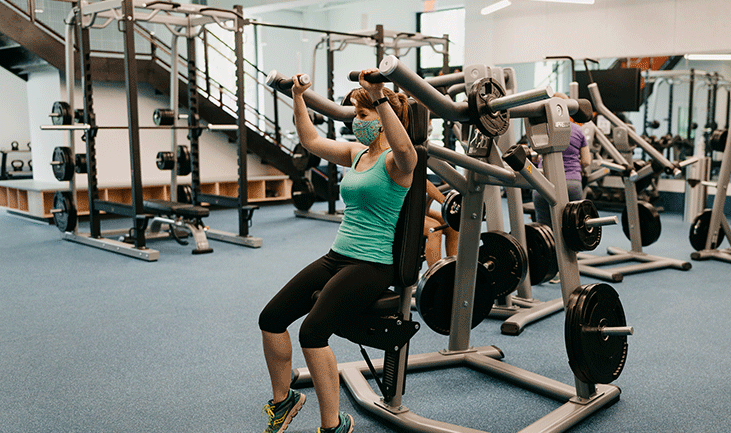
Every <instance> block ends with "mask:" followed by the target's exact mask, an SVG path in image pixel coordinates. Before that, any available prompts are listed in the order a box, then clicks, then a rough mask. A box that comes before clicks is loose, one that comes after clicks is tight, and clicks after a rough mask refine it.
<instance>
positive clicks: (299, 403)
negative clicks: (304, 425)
mask: <svg viewBox="0 0 731 433" xmlns="http://www.w3.org/2000/svg"><path fill="white" fill-rule="evenodd" d="M305 400H307V397H305V395H304V394H300V399H299V400H297V403H296V404H295V405H294V406H292V410H291V411H289V415H287V418H285V419H284V422H283V423H282V426H281V427H279V430H277V431H276V433H280V432H283V431H285V430H287V427H289V423H291V422H292V419H294V417H295V416H297V414H298V413H299V411H300V409H302V406H304V405H305Z"/></svg>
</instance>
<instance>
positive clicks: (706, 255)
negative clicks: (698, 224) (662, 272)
mask: <svg viewBox="0 0 731 433" xmlns="http://www.w3.org/2000/svg"><path fill="white" fill-rule="evenodd" d="M728 126H729V125H728V116H727V121H726V146H725V148H724V149H723V159H722V161H721V168H720V171H719V173H718V180H717V182H716V183H715V184H713V183H710V182H701V184H703V186H715V187H716V195H715V197H714V199H713V208H712V210H711V218H710V221H709V223H708V234H707V235H706V242H705V248H704V249H702V250H700V251H696V252H693V253H691V254H690V257H691V258H692V259H693V260H707V259H716V260H720V261H724V262H729V263H731V248H726V249H723V250H719V249H718V244H720V243H721V240H722V239H723V235H724V234H725V235H726V239H731V227H730V226H729V223H728V219H727V218H726V215H724V213H723V208H724V205H725V204H726V194H727V192H728V182H729V180H730V178H731V134H729V133H728Z"/></svg>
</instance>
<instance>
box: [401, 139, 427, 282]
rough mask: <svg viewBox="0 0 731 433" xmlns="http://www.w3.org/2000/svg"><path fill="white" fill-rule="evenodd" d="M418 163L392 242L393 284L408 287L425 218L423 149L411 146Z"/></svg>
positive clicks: (418, 255) (417, 264) (416, 263)
mask: <svg viewBox="0 0 731 433" xmlns="http://www.w3.org/2000/svg"><path fill="white" fill-rule="evenodd" d="M415 148H416V154H417V156H418V158H419V159H418V162H417V164H416V168H415V169H414V178H413V181H412V182H411V189H410V190H409V192H408V194H406V198H405V199H404V204H403V207H402V208H401V214H399V219H398V222H397V223H396V232H395V235H394V239H393V264H394V267H395V283H394V285H396V286H399V287H408V286H411V285H413V284H414V283H416V280H418V279H419V270H420V269H421V253H422V247H423V243H424V216H425V215H426V158H427V154H426V149H425V148H424V146H415Z"/></svg>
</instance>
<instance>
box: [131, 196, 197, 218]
mask: <svg viewBox="0 0 731 433" xmlns="http://www.w3.org/2000/svg"><path fill="white" fill-rule="evenodd" d="M142 205H143V207H144V210H145V212H147V213H151V214H155V215H177V216H180V217H183V218H191V219H199V218H205V217H207V216H208V215H209V212H208V208H205V207H202V206H195V205H192V204H188V203H178V202H175V201H169V200H158V199H155V200H145V201H144V202H142Z"/></svg>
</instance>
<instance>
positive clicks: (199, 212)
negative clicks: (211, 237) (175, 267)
mask: <svg viewBox="0 0 731 433" xmlns="http://www.w3.org/2000/svg"><path fill="white" fill-rule="evenodd" d="M142 205H143V209H144V211H145V212H146V213H148V214H152V215H153V218H152V226H151V227H150V231H151V232H152V233H159V232H160V229H161V226H162V224H168V226H169V232H170V235H171V236H172V237H173V239H175V240H176V241H177V242H178V243H179V244H181V245H187V244H188V242H187V241H184V240H182V239H181V238H180V236H179V235H178V233H177V229H183V230H185V231H187V232H189V233H190V234H191V235H193V239H194V240H195V245H196V248H195V249H194V250H193V251H192V252H193V254H206V253H212V252H213V249H212V248H211V247H210V246H209V245H208V238H207V237H206V232H205V225H204V224H203V221H202V218H205V217H207V216H208V215H209V211H208V208H205V207H202V206H195V205H192V204H187V203H178V202H174V201H169V200H157V199H155V200H145V201H143V203H142Z"/></svg>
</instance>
